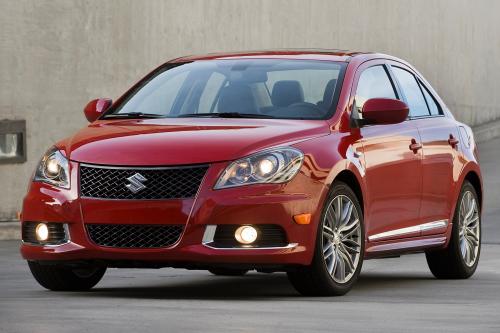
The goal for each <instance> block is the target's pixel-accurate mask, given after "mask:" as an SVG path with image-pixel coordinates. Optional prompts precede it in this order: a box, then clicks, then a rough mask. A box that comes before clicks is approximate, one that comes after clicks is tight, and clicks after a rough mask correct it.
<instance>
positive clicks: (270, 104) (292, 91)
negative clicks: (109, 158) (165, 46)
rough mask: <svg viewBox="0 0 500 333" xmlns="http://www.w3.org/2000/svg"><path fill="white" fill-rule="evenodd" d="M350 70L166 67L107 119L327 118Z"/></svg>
mask: <svg viewBox="0 0 500 333" xmlns="http://www.w3.org/2000/svg"><path fill="white" fill-rule="evenodd" d="M345 67H346V64H345V63H337V62H330V61H312V60H288V59H234V60H232V59H231V60H204V61H195V62H191V63H185V64H180V65H166V66H164V67H163V68H162V69H160V70H157V71H156V72H155V73H153V74H151V75H149V76H148V77H146V78H145V79H143V80H142V81H141V82H140V84H139V85H138V87H137V88H136V89H135V90H133V91H132V92H131V93H129V94H128V95H127V96H126V97H125V98H124V99H123V101H121V102H120V103H119V104H117V105H114V106H113V108H112V109H110V111H109V112H107V113H106V115H105V117H104V118H106V117H110V116H112V115H118V114H131V116H134V114H135V113H137V112H140V113H144V114H151V113H152V114H155V115H159V116H162V117H185V116H186V115H189V116H190V117H196V116H197V114H199V113H204V114H205V115H203V116H210V115H207V113H209V114H210V113H246V114H250V116H251V115H253V114H255V115H256V116H255V117H256V118H258V117H259V116H260V117H262V116H264V117H274V118H292V119H293V118H297V119H325V118H327V117H329V116H330V115H329V112H330V110H334V109H335V108H330V107H329V106H330V105H332V103H336V102H337V101H336V98H337V97H336V96H338V93H339V91H340V87H341V85H342V82H341V80H339V79H341V73H343V71H344V70H345ZM332 82H333V84H332ZM337 82H338V84H336V83H337ZM326 92H329V94H328V96H329V97H328V99H329V101H328V103H327V104H328V105H326V106H325V105H324V104H325V103H323V101H322V100H323V98H324V97H323V96H324V95H327V94H326ZM332 96H334V97H332Z"/></svg>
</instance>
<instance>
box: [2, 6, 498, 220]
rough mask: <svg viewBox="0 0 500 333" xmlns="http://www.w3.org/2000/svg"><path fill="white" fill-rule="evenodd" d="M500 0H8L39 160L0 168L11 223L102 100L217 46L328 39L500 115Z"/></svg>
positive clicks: (20, 108)
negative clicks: (51, 158) (42, 168)
mask: <svg viewBox="0 0 500 333" xmlns="http://www.w3.org/2000/svg"><path fill="white" fill-rule="evenodd" d="M498 13H500V1H495V0H490V1H486V0H485V1H466V0H443V1H428V0H425V1H422V0H413V1H406V0H400V1H396V0H394V1H368V0H367V1H304V0H294V1H284V0H267V1H265V0H251V1H250V0H245V1H243V0H224V1H222V0H220V1H219V0H213V1H208V0H183V1H151V0H150V1H125V0H113V1H109V0H108V1H101V0H92V1H66V0H46V1H27V0H11V1H9V0H0V46H1V53H0V57H1V58H0V78H1V79H0V119H4V118H9V119H26V121H27V128H28V161H27V162H26V163H24V164H15V165H14V164H13V165H0V188H1V191H0V220H8V219H12V218H14V217H15V212H16V211H17V210H18V209H19V208H20V207H21V201H22V197H23V195H24V193H25V190H26V186H27V183H28V178H29V175H30V174H31V172H32V170H33V169H34V167H35V164H36V163H37V161H38V159H39V158H40V155H41V154H42V153H43V152H44V151H45V150H46V149H47V148H48V147H49V146H50V145H51V144H52V143H53V142H55V141H56V140H58V139H60V138H63V137H65V136H67V135H69V134H71V133H72V132H74V131H76V130H77V129H78V128H80V127H82V126H84V125H85V124H86V121H85V119H84V117H83V113H82V108H83V106H84V105H85V103H86V102H87V101H88V100H90V99H91V98H94V97H102V96H105V97H112V98H116V97H118V96H119V95H120V94H121V93H122V92H124V90H125V89H126V88H127V87H129V86H130V85H131V84H132V83H133V82H135V81H136V80H137V79H138V78H139V77H141V76H142V75H143V74H145V73H147V72H148V71H149V70H150V69H152V68H153V67H155V66H157V65H159V64H160V63H162V62H163V61H165V60H168V59H170V58H173V57H177V56H180V55H186V54H193V53H204V52H210V51H228V50H242V49H260V48H285V47H321V48H340V49H354V50H365V51H380V52H385V53H389V54H393V55H396V56H399V57H402V58H404V59H406V60H408V61H410V62H411V63H413V64H414V65H415V66H416V67H417V68H418V69H419V70H420V71H421V72H422V73H423V74H424V76H425V77H426V78H427V79H428V80H429V81H430V82H431V83H432V84H433V85H434V86H435V88H436V89H437V90H438V92H439V93H440V95H441V96H442V97H443V99H444V100H445V101H446V102H447V104H448V106H449V107H450V108H451V109H452V110H453V111H454V113H455V115H456V116H457V117H458V118H459V119H461V120H463V121H465V122H466V123H469V124H472V125H475V124H480V123H485V122H488V121H491V120H492V119H495V118H500V93H499V91H500V85H499V83H498V82H499V81H500V38H499V32H500V20H498Z"/></svg>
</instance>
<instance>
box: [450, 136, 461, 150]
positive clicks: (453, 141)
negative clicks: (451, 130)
mask: <svg viewBox="0 0 500 333" xmlns="http://www.w3.org/2000/svg"><path fill="white" fill-rule="evenodd" d="M459 142H460V141H459V140H458V139H457V138H455V137H454V136H453V134H450V138H449V139H448V144H449V145H450V146H451V147H452V148H456V147H457V145H458V143H459Z"/></svg>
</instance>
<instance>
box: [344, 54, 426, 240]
mask: <svg viewBox="0 0 500 333" xmlns="http://www.w3.org/2000/svg"><path fill="white" fill-rule="evenodd" d="M353 91H354V92H355V96H354V99H355V102H354V107H353V113H352V116H353V117H358V118H362V112H361V110H362V107H363V104H364V102H365V101H366V100H368V99H370V98H375V97H386V98H395V99H396V98H399V93H398V92H397V90H396V86H395V85H394V82H393V81H392V78H391V77H390V76H389V72H388V68H387V67H386V65H385V61H381V60H375V61H370V62H367V63H365V64H363V65H362V66H361V67H360V68H359V69H358V71H357V74H356V77H355V83H354V86H353ZM360 134H361V142H362V146H363V150H362V151H363V155H364V161H365V170H366V174H365V182H366V184H365V185H366V199H367V200H366V203H367V204H366V210H367V211H366V214H365V216H366V220H365V224H366V230H367V235H368V239H369V241H383V240H390V239H395V238H401V237H412V236H418V235H419V234H420V230H419V229H418V228H415V225H417V224H418V223H419V210H420V201H421V192H422V165H421V162H422V151H421V149H418V148H417V149H415V150H411V149H410V145H412V143H414V144H415V145H414V147H415V146H416V147H418V144H419V143H420V136H419V133H418V130H417V128H416V126H415V123H414V122H410V121H405V122H403V123H400V124H394V125H371V126H364V127H362V128H361V129H360Z"/></svg>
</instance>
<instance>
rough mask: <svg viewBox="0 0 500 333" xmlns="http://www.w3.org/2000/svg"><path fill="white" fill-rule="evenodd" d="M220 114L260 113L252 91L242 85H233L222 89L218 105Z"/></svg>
mask: <svg viewBox="0 0 500 333" xmlns="http://www.w3.org/2000/svg"><path fill="white" fill-rule="evenodd" d="M218 111H219V112H239V113H258V109H257V103H256V102H255V99H254V97H253V94H252V89H251V88H250V87H249V86H248V85H246V84H242V83H231V84H230V85H228V86H227V87H224V88H222V90H221V92H220V97H219V104H218Z"/></svg>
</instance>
